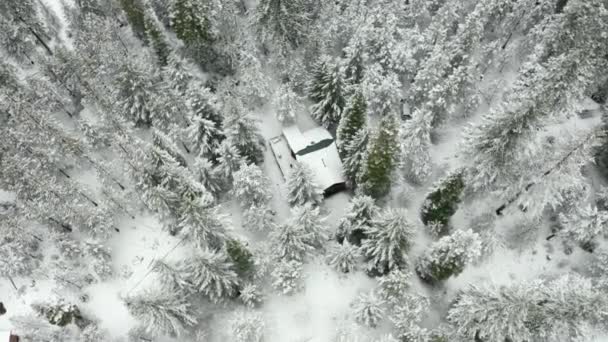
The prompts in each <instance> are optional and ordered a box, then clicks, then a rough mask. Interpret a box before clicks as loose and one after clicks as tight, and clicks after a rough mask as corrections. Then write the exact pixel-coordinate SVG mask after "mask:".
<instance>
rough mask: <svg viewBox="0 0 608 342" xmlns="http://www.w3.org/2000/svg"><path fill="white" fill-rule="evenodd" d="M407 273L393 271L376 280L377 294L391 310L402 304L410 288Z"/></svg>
mask: <svg viewBox="0 0 608 342" xmlns="http://www.w3.org/2000/svg"><path fill="white" fill-rule="evenodd" d="M411 283H412V282H411V276H410V273H409V272H406V271H402V270H400V269H394V270H392V271H390V272H389V273H388V274H385V275H383V276H382V277H379V278H378V293H379V295H380V298H382V299H383V300H384V301H385V302H386V303H387V304H388V305H389V307H391V308H393V309H394V308H395V307H396V306H398V305H401V304H403V302H404V300H405V299H406V297H407V295H408V293H409V292H410V287H411V285H412V284H411Z"/></svg>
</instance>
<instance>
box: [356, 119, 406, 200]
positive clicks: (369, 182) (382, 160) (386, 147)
mask: <svg viewBox="0 0 608 342" xmlns="http://www.w3.org/2000/svg"><path fill="white" fill-rule="evenodd" d="M396 121H397V120H396V118H395V116H394V115H390V114H389V115H387V116H385V117H384V118H383V119H382V121H381V122H380V125H379V127H378V129H377V131H376V132H375V134H374V136H373V137H372V138H371V141H370V143H369V146H368V151H367V158H366V160H365V162H364V164H363V169H362V170H361V175H360V177H359V179H358V184H359V188H360V189H361V191H363V193H365V194H367V195H370V196H372V197H374V198H380V197H383V196H385V195H386V194H388V192H389V191H390V188H391V177H392V173H393V170H394V168H395V166H396V162H397V160H396V158H397V156H396V153H397V151H396V146H397V122H396Z"/></svg>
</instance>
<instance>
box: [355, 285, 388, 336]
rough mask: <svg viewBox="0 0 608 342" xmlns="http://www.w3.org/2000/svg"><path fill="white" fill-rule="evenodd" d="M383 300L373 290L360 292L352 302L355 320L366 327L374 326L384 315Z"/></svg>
mask: <svg viewBox="0 0 608 342" xmlns="http://www.w3.org/2000/svg"><path fill="white" fill-rule="evenodd" d="M383 305H384V301H383V300H382V299H380V298H378V297H377V296H376V294H375V293H374V291H371V292H369V293H361V294H359V295H358V296H357V298H356V299H355V302H354V303H353V309H354V311H355V321H356V322H357V323H359V324H361V325H364V326H366V327H368V328H375V327H377V326H378V323H379V322H380V321H381V320H382V318H383V316H384V308H383Z"/></svg>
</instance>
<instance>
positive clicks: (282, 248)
mask: <svg viewBox="0 0 608 342" xmlns="http://www.w3.org/2000/svg"><path fill="white" fill-rule="evenodd" d="M270 239H271V241H272V244H273V247H274V249H275V252H276V257H277V258H278V259H279V260H285V261H297V262H302V261H303V260H304V259H305V257H306V256H308V255H309V254H310V253H311V251H312V250H313V249H314V247H313V246H311V245H310V244H309V237H308V234H307V233H306V231H305V230H304V228H303V227H302V226H301V225H298V224H296V223H294V222H289V223H286V224H282V225H280V226H278V227H277V228H276V229H275V230H274V231H272V232H271V233H270Z"/></svg>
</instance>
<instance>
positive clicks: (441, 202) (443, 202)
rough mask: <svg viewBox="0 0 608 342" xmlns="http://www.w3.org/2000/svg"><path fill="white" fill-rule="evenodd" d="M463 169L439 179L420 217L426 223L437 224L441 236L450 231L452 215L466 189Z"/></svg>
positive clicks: (425, 202)
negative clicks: (449, 225)
mask: <svg viewBox="0 0 608 342" xmlns="http://www.w3.org/2000/svg"><path fill="white" fill-rule="evenodd" d="M463 178H464V177H463V174H462V171H461V170H457V171H455V172H452V173H450V174H448V175H447V176H446V177H445V178H443V179H441V180H439V181H438V182H437V185H435V189H434V190H433V191H432V192H431V193H430V194H428V195H427V197H426V199H425V201H424V203H423V205H422V208H421V209H420V219H421V220H422V223H424V224H425V225H428V226H431V225H437V226H438V227H439V228H440V229H439V234H437V235H439V236H441V235H445V234H447V232H448V231H449V227H448V224H449V221H450V217H452V215H454V213H456V209H457V208H458V204H459V203H460V201H461V197H462V193H463V191H464V187H465V184H464V179H463Z"/></svg>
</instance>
